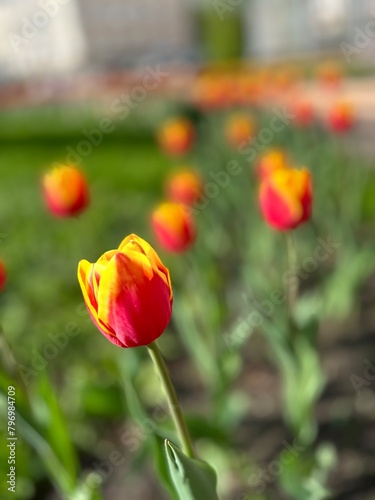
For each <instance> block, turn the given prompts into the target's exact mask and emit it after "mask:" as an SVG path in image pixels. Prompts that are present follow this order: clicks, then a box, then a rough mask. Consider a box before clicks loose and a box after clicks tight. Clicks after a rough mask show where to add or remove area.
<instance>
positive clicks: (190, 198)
mask: <svg viewBox="0 0 375 500" xmlns="http://www.w3.org/2000/svg"><path fill="white" fill-rule="evenodd" d="M165 191H166V194H167V198H168V199H169V200H171V201H174V202H176V203H182V204H183V205H188V206H191V205H193V203H194V202H195V201H197V200H199V198H200V197H201V195H202V192H203V181H202V178H201V176H200V175H199V174H198V173H197V172H195V171H194V170H190V169H189V170H188V169H187V170H181V171H176V172H173V173H172V174H171V175H170V176H169V177H168V178H167V181H166V183H165Z"/></svg>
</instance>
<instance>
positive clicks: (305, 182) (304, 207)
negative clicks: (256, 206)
mask: <svg viewBox="0 0 375 500" xmlns="http://www.w3.org/2000/svg"><path fill="white" fill-rule="evenodd" d="M259 202H260V208H261V211H262V214H263V217H264V218H265V220H266V222H267V223H268V224H269V225H270V226H272V227H273V228H274V229H278V230H280V231H285V230H288V229H294V228H296V227H297V226H299V225H300V224H302V223H303V222H306V221H307V220H308V219H309V218H310V216H311V210H312V184H311V175H310V172H309V171H308V170H307V169H306V168H304V169H302V170H298V169H291V168H290V169H280V170H276V171H274V172H273V173H271V174H270V175H268V176H267V177H266V178H265V179H264V180H263V181H262V183H261V186H260V192H259Z"/></svg>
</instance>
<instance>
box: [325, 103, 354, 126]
mask: <svg viewBox="0 0 375 500" xmlns="http://www.w3.org/2000/svg"><path fill="white" fill-rule="evenodd" d="M328 125H329V127H330V128H331V129H332V130H333V131H334V132H337V133H344V132H348V130H350V129H351V128H352V127H353V125H354V110H353V106H352V105H351V103H349V102H347V101H337V102H335V103H334V104H333V105H332V106H331V108H330V110H329V112H328Z"/></svg>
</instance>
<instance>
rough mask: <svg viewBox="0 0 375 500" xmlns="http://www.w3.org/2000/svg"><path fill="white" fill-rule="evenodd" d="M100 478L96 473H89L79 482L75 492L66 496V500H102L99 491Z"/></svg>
mask: <svg viewBox="0 0 375 500" xmlns="http://www.w3.org/2000/svg"><path fill="white" fill-rule="evenodd" d="M101 484H102V477H101V476H100V474H98V473H97V472H90V473H89V474H87V476H86V477H85V478H84V479H83V480H82V481H81V483H80V484H79V485H78V487H77V488H76V489H75V491H74V492H73V493H72V494H71V495H69V496H68V498H67V500H102V499H103V497H102V495H101V493H100V491H99V488H100V485H101Z"/></svg>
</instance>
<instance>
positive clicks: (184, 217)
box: [151, 202, 196, 253]
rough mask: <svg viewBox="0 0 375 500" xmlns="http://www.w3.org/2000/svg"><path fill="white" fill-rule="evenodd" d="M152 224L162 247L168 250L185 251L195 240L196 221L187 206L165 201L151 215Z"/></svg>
mask: <svg viewBox="0 0 375 500" xmlns="http://www.w3.org/2000/svg"><path fill="white" fill-rule="evenodd" d="M151 225H152V228H153V230H154V233H155V236H156V239H157V240H158V242H159V244H160V246H161V247H163V248H164V249H165V250H167V251H168V252H176V253H179V252H184V251H185V250H187V249H188V248H189V247H190V246H191V245H192V244H193V243H194V241H195V237H196V230H195V224H194V221H193V219H192V217H191V215H190V213H189V211H188V210H187V208H186V207H184V206H183V205H180V204H178V203H170V202H165V203H162V204H161V205H159V206H158V207H157V208H156V209H155V210H154V211H153V213H152V215H151Z"/></svg>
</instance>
